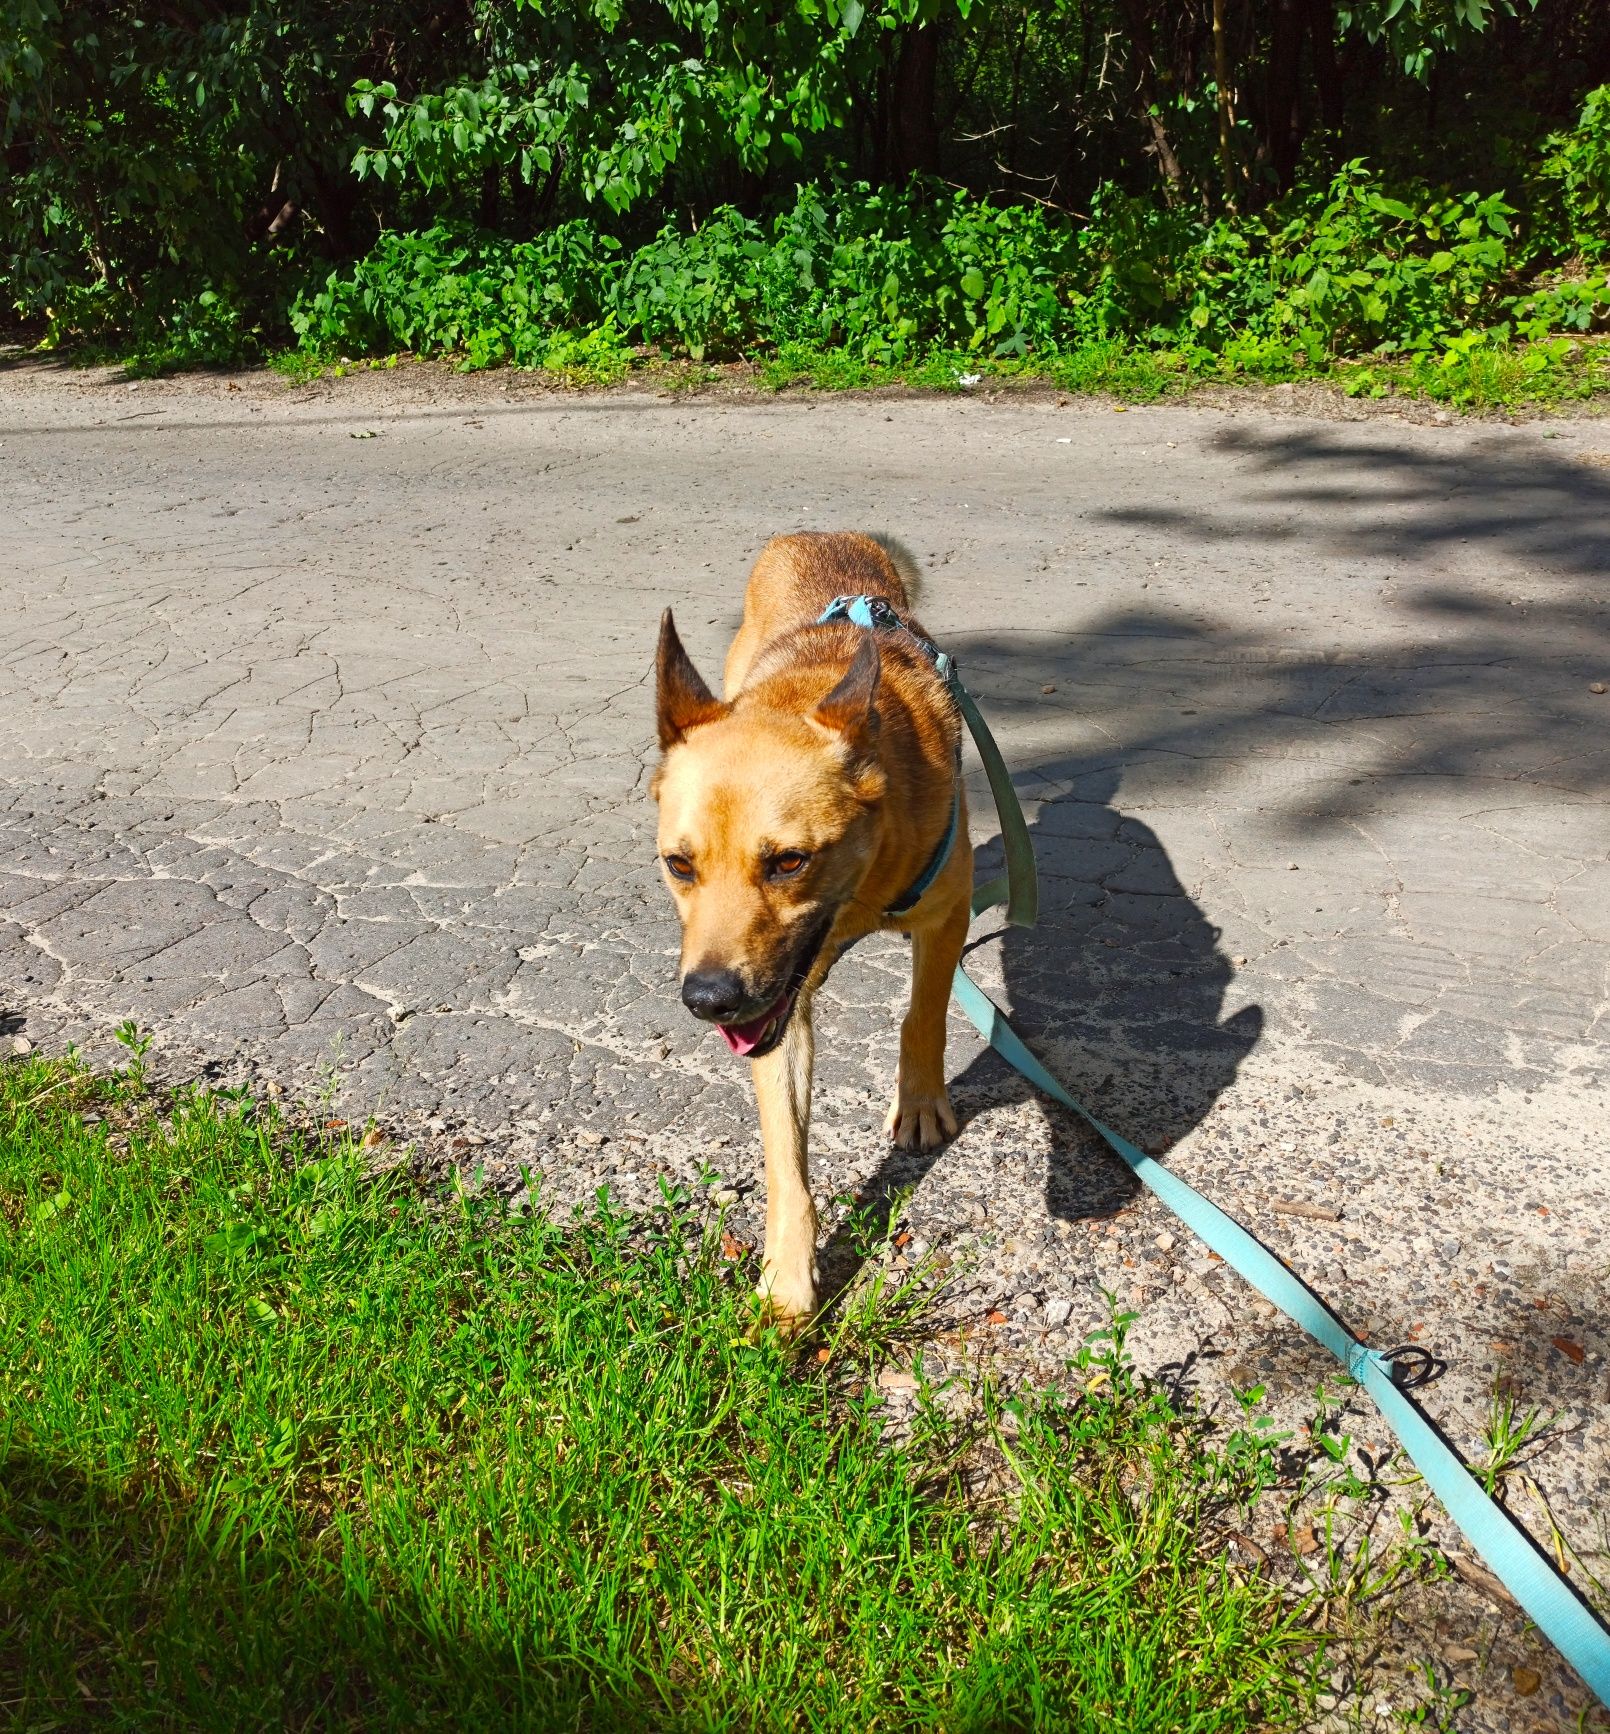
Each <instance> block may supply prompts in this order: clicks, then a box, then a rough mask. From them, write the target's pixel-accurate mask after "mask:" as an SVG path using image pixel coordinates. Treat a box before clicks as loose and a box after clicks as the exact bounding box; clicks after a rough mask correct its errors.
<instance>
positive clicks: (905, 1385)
mask: <svg viewBox="0 0 1610 1734" xmlns="http://www.w3.org/2000/svg"><path fill="white" fill-rule="evenodd" d="M878 1388H879V1389H880V1390H883V1391H915V1390H916V1388H917V1379H916V1375H915V1374H913V1373H908V1372H907V1371H906V1370H905V1369H904V1368H903V1367H885V1368H884V1369H883V1371H882V1372H881V1373H879V1374H878Z"/></svg>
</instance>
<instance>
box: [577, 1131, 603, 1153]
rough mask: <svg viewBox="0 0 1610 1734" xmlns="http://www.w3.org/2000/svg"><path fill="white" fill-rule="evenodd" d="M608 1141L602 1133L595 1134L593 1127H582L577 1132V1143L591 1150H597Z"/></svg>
mask: <svg viewBox="0 0 1610 1734" xmlns="http://www.w3.org/2000/svg"><path fill="white" fill-rule="evenodd" d="M608 1141H609V1140H608V1139H607V1138H606V1137H605V1136H604V1134H603V1133H602V1132H595V1131H594V1130H593V1129H592V1127H591V1126H582V1127H580V1128H579V1129H578V1130H577V1132H576V1142H577V1143H578V1144H581V1145H584V1146H585V1147H586V1148H587V1149H589V1150H596V1149H598V1147H599V1146H600V1145H601V1144H606V1143H608Z"/></svg>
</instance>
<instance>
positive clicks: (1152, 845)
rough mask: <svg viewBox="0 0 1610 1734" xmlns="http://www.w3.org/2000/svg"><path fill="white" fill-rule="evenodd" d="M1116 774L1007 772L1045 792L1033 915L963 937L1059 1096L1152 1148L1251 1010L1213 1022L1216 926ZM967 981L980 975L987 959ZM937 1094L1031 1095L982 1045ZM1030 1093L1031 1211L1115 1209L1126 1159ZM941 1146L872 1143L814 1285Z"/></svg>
mask: <svg viewBox="0 0 1610 1734" xmlns="http://www.w3.org/2000/svg"><path fill="white" fill-rule="evenodd" d="M1118 780H1119V779H1118V773H1117V772H1116V771H1113V770H1104V771H1095V772H1090V771H1085V770H1083V768H1082V767H1080V766H1079V765H1078V764H1076V763H1073V762H1069V761H1061V762H1058V763H1055V764H1049V765H1043V766H1040V767H1038V769H1037V770H1036V771H1034V772H1032V773H1030V774H1028V775H1026V776H1024V777H1022V778H1021V779H1019V785H1018V786H1019V788H1020V790H1022V792H1023V793H1024V794H1025V795H1029V794H1031V793H1033V792H1035V791H1037V790H1042V789H1043V790H1044V791H1045V797H1046V798H1044V799H1042V800H1040V801H1039V804H1038V807H1037V809H1036V810H1035V812H1034V816H1033V818H1032V821H1031V823H1030V826H1029V830H1030V834H1031V836H1032V838H1033V841H1034V851H1035V858H1036V860H1037V862H1038V865H1039V875H1040V919H1039V924H1038V925H1037V926H1036V927H1034V928H1031V929H1025V928H1007V929H1005V930H1004V931H1002V932H1001V933H999V934H993V935H990V936H988V937H986V938H984V939H981V940H976V941H974V942H973V944H972V946H971V947H970V949H975V950H976V949H982V948H986V947H987V948H994V949H996V950H997V952H998V954H999V962H1000V970H1001V974H1002V976H1003V977H1004V982H1005V990H1006V992H1005V1000H1004V1007H1005V1009H1006V1011H1007V1012H1008V1013H1009V1014H1010V1016H1011V1019H1012V1023H1013V1026H1014V1027H1015V1028H1016V1029H1017V1031H1018V1032H1019V1034H1020V1035H1022V1036H1023V1038H1024V1039H1025V1040H1026V1041H1027V1042H1028V1043H1029V1045H1030V1046H1031V1047H1032V1048H1033V1049H1034V1050H1035V1052H1036V1053H1038V1054H1039V1055H1040V1057H1041V1058H1042V1059H1044V1060H1045V1061H1046V1063H1047V1064H1048V1065H1049V1066H1050V1068H1051V1069H1052V1071H1054V1072H1055V1073H1056V1074H1057V1075H1058V1077H1060V1078H1061V1079H1062V1081H1063V1082H1064V1083H1065V1084H1066V1085H1067V1086H1068V1088H1069V1090H1070V1091H1071V1092H1072V1093H1073V1095H1074V1096H1075V1097H1077V1098H1078V1099H1079V1100H1080V1101H1081V1102H1083V1103H1084V1104H1085V1105H1086V1107H1088V1108H1090V1109H1091V1110H1092V1111H1093V1112H1094V1113H1096V1114H1097V1115H1098V1116H1099V1117H1100V1118H1102V1119H1104V1120H1105V1121H1107V1123H1108V1124H1109V1125H1112V1126H1113V1127H1114V1128H1115V1129H1116V1130H1118V1131H1121V1132H1123V1133H1125V1134H1126V1135H1127V1136H1128V1137H1129V1138H1131V1139H1132V1140H1133V1141H1134V1142H1135V1143H1137V1144H1138V1145H1140V1147H1141V1148H1142V1149H1143V1150H1146V1151H1148V1152H1150V1153H1151V1154H1153V1155H1157V1156H1161V1155H1164V1154H1165V1153H1166V1152H1167V1151H1168V1150H1169V1149H1170V1148H1171V1147H1172V1146H1173V1145H1174V1144H1176V1143H1178V1142H1179V1140H1180V1139H1181V1138H1182V1137H1184V1135H1185V1134H1186V1133H1187V1132H1189V1131H1190V1130H1191V1128H1192V1127H1194V1126H1195V1125H1197V1124H1198V1122H1199V1121H1200V1120H1201V1119H1202V1118H1203V1116H1204V1115H1205V1114H1206V1113H1207V1112H1208V1110H1209V1109H1210V1108H1211V1107H1212V1106H1213V1103H1214V1102H1215V1101H1216V1100H1217V1099H1218V1097H1219V1095H1220V1094H1221V1092H1223V1091H1224V1090H1225V1089H1227V1088H1228V1087H1229V1085H1230V1084H1231V1083H1233V1082H1234V1080H1235V1076H1236V1072H1237V1071H1238V1069H1239V1068H1240V1065H1241V1062H1242V1060H1243V1059H1245V1057H1246V1056H1247V1054H1248V1053H1250V1052H1251V1050H1252V1048H1253V1047H1254V1046H1255V1045H1256V1043H1257V1041H1258V1038H1259V1036H1260V1034H1261V1033H1262V1030H1263V1013H1262V1011H1261V1009H1260V1008H1259V1007H1258V1006H1255V1005H1249V1006H1245V1007H1243V1008H1242V1009H1241V1010H1239V1011H1237V1012H1236V1013H1235V1014H1234V1015H1233V1016H1231V1017H1229V1018H1224V1019H1223V1021H1221V1017H1222V1014H1223V1010H1224V1001H1225V996H1226V993H1227V991H1228V989H1229V987H1230V983H1231V981H1232V979H1233V976H1234V971H1233V969H1232V968H1231V964H1230V960H1229V958H1228V957H1227V956H1226V955H1225V953H1224V952H1223V951H1222V950H1221V949H1220V947H1219V930H1218V928H1217V927H1215V926H1213V925H1212V924H1211V923H1210V922H1209V921H1208V919H1207V917H1206V916H1205V915H1204V914H1203V913H1202V911H1201V909H1200V908H1198V906H1197V905H1196V903H1195V902H1194V901H1193V900H1192V899H1191V898H1190V897H1189V896H1188V895H1187V894H1186V892H1185V889H1184V887H1183V886H1182V885H1181V884H1180V882H1179V878H1178V876H1177V875H1176V874H1175V872H1174V869H1173V866H1172V865H1171V863H1170V861H1169V858H1168V853H1167V851H1166V850H1165V849H1164V848H1163V846H1162V844H1161V843H1160V842H1159V841H1158V839H1157V836H1156V834H1155V833H1154V832H1153V831H1152V830H1151V828H1150V827H1149V826H1147V825H1144V824H1142V823H1141V822H1140V820H1138V819H1134V818H1130V817H1128V816H1127V815H1125V814H1124V813H1123V812H1121V811H1119V809H1118V808H1117V807H1116V806H1114V805H1113V797H1114V795H1115V794H1116V792H1117V787H1118ZM1000 864H1001V851H1000V842H999V839H997V840H996V841H995V842H993V843H991V844H988V845H986V846H985V847H984V848H982V849H980V850H979V851H978V861H977V867H978V873H979V876H980V877H981V878H987V877H989V876H991V875H992V874H993V873H995V872H998V871H999V870H1000ZM981 961H982V960H981ZM983 981H984V984H985V985H986V987H988V986H989V972H987V971H985V972H984V973H983ZM953 1022H954V1020H953ZM950 1096H951V1102H952V1104H953V1105H954V1107H955V1109H956V1112H957V1115H958V1117H959V1118H960V1119H961V1120H962V1122H963V1125H964V1126H965V1125H966V1123H967V1122H968V1121H970V1120H973V1119H976V1118H978V1117H979V1116H980V1115H982V1114H985V1113H987V1112H988V1110H989V1109H990V1108H991V1107H993V1106H997V1105H999V1104H1002V1103H1006V1102H1016V1101H1022V1100H1023V1099H1025V1098H1027V1097H1033V1098H1035V1099H1037V1100H1041V1101H1043V1100H1044V1099H1043V1098H1041V1097H1039V1096H1038V1093H1037V1092H1036V1091H1034V1090H1033V1088H1032V1087H1031V1086H1030V1085H1029V1084H1028V1083H1027V1082H1026V1081H1025V1080H1024V1079H1023V1078H1021V1077H1019V1076H1018V1074H1017V1073H1016V1072H1014V1071H1013V1070H1012V1069H1011V1068H1010V1067H1009V1066H1008V1065H1007V1064H1006V1063H1005V1061H1003V1060H1002V1059H1001V1058H1000V1057H999V1056H998V1055H997V1054H995V1053H994V1052H993V1051H992V1050H990V1049H985V1050H984V1051H983V1052H982V1053H981V1054H979V1055H978V1057H977V1058H975V1059H974V1060H973V1061H972V1062H971V1063H970V1064H969V1065H968V1066H967V1068H966V1070H965V1071H963V1072H962V1073H961V1074H960V1076H959V1077H957V1078H955V1079H953V1080H952V1081H951V1085H950ZM1044 1105H1045V1111H1046V1118H1047V1123H1048V1126H1049V1130H1050V1134H1051V1150H1050V1162H1049V1172H1048V1175H1047V1182H1046V1209H1047V1213H1048V1214H1049V1215H1050V1216H1053V1217H1060V1218H1062V1219H1064V1220H1067V1221H1078V1220H1082V1219H1087V1218H1090V1217H1097V1216H1110V1215H1112V1214H1113V1213H1114V1212H1115V1211H1117V1210H1119V1209H1121V1208H1122V1207H1123V1206H1124V1205H1125V1204H1126V1203H1127V1202H1128V1201H1129V1200H1130V1199H1131V1198H1132V1197H1133V1196H1134V1195H1135V1192H1136V1191H1137V1189H1138V1185H1139V1183H1138V1182H1137V1181H1136V1180H1135V1178H1134V1176H1133V1174H1132V1173H1131V1172H1130V1170H1129V1168H1128V1167H1127V1166H1126V1165H1125V1164H1124V1162H1123V1161H1122V1160H1120V1158H1119V1157H1117V1156H1116V1155H1114V1154H1113V1153H1112V1152H1111V1151H1109V1150H1107V1149H1106V1147H1105V1146H1104V1145H1102V1144H1101V1142H1100V1141H1099V1139H1097V1138H1096V1136H1095V1135H1094V1134H1093V1133H1091V1132H1090V1131H1089V1130H1088V1128H1086V1127H1085V1126H1084V1124H1083V1122H1081V1121H1079V1120H1077V1119H1076V1118H1075V1117H1074V1116H1073V1115H1071V1114H1068V1113H1066V1112H1065V1111H1064V1110H1062V1109H1060V1108H1057V1107H1056V1106H1054V1105H1053V1104H1051V1103H1049V1102H1046V1103H1045V1104H1044ZM944 1154H945V1152H944V1150H943V1148H941V1149H939V1150H933V1151H914V1150H897V1149H893V1148H891V1149H890V1150H889V1151H888V1153H887V1155H886V1156H885V1158H884V1160H883V1161H882V1163H880V1165H879V1167H878V1170H877V1172H876V1173H875V1174H874V1175H872V1177H871V1178H870V1179H869V1180H868V1181H867V1182H866V1183H865V1185H864V1186H862V1187H861V1189H860V1191H859V1193H858V1195H857V1198H856V1208H855V1210H854V1211H853V1212H852V1213H851V1216H850V1217H849V1218H847V1219H846V1221H845V1222H844V1223H842V1224H841V1225H840V1226H839V1228H838V1229H837V1230H836V1232H835V1233H834V1234H833V1235H832V1237H831V1238H830V1239H829V1241H828V1244H827V1246H826V1247H825V1248H824V1250H823V1252H822V1255H821V1259H820V1266H821V1275H822V1285H823V1293H824V1295H825V1296H826V1297H828V1298H829V1299H831V1298H834V1297H836V1296H838V1295H839V1294H842V1293H843V1292H844V1290H845V1289H846V1288H848V1287H849V1286H850V1284H851V1283H853V1282H854V1280H855V1277H856V1274H857V1272H858V1270H859V1268H860V1265H861V1254H860V1252H859V1251H858V1250H857V1248H858V1247H865V1246H866V1245H867V1244H868V1243H869V1242H871V1241H875V1240H876V1239H878V1238H879V1237H880V1236H881V1235H882V1234H883V1233H885V1232H886V1231H887V1229H888V1227H889V1218H890V1213H891V1210H892V1209H893V1205H894V1201H895V1199H896V1198H897V1197H899V1196H901V1195H902V1194H904V1193H905V1192H907V1191H909V1190H910V1189H911V1188H912V1187H914V1186H916V1185H917V1184H918V1183H920V1182H921V1180H922V1179H923V1178H924V1176H925V1175H926V1174H927V1173H928V1172H929V1170H930V1169H931V1168H932V1167H933V1166H934V1165H935V1163H936V1162H939V1161H942V1160H943V1158H944Z"/></svg>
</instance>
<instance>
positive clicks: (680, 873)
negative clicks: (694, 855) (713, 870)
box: [665, 855, 693, 885]
mask: <svg viewBox="0 0 1610 1734" xmlns="http://www.w3.org/2000/svg"><path fill="white" fill-rule="evenodd" d="M665 865H666V866H667V867H668V868H669V869H670V872H671V877H672V878H673V879H680V880H681V881H682V883H683V884H684V885H691V884H692V883H693V863H692V862H691V861H690V860H689V859H688V858H687V856H686V855H667V856H666V857H665Z"/></svg>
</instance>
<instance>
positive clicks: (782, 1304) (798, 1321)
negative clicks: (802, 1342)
mask: <svg viewBox="0 0 1610 1734" xmlns="http://www.w3.org/2000/svg"><path fill="white" fill-rule="evenodd" d="M755 1300H756V1302H757V1303H758V1306H759V1311H758V1313H757V1315H756V1320H755V1330H756V1332H757V1333H759V1332H761V1331H765V1330H776V1331H780V1332H781V1333H782V1335H783V1336H784V1337H797V1336H798V1335H799V1334H800V1332H801V1331H803V1330H804V1329H805V1328H806V1327H807V1326H808V1325H809V1324H810V1322H811V1320H812V1319H814V1318H815V1317H816V1284H815V1282H814V1280H811V1279H805V1280H802V1281H796V1282H789V1281H787V1280H785V1279H784V1278H783V1277H781V1276H780V1275H777V1274H773V1273H769V1272H768V1273H767V1274H765V1275H763V1276H762V1277H761V1279H760V1283H759V1286H758V1287H757V1288H756V1289H755Z"/></svg>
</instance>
